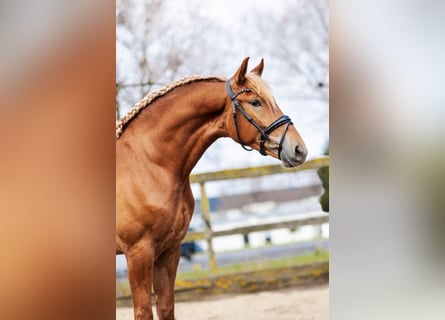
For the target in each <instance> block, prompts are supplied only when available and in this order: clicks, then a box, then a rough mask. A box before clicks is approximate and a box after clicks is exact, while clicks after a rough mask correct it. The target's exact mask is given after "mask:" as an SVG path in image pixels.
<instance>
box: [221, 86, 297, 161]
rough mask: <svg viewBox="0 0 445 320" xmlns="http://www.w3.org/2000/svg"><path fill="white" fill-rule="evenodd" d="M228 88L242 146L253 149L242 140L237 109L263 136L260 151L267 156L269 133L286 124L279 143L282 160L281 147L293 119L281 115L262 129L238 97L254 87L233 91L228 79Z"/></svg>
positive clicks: (245, 148)
mask: <svg viewBox="0 0 445 320" xmlns="http://www.w3.org/2000/svg"><path fill="white" fill-rule="evenodd" d="M226 90H227V94H228V95H229V97H230V99H232V114H233V120H234V122H235V128H236V134H237V135H238V142H239V144H240V145H241V147H243V149H244V150H247V151H252V150H253V149H252V148H247V147H246V146H245V145H244V143H243V142H242V140H241V136H240V133H239V129H238V119H237V113H236V111H237V110H238V111H239V112H240V113H241V114H242V115H243V117H244V118H246V120H247V121H248V122H249V123H250V124H252V125H253V126H254V127H255V128H256V129H257V130H258V132H259V133H260V135H261V137H260V153H261V154H262V155H263V156H265V155H266V151H265V149H264V143H265V142H266V141H268V140H270V138H269V134H270V133H272V132H273V131H274V130H275V129H277V128H279V127H281V126H282V125H286V126H285V127H284V130H283V133H282V134H281V138H280V143H279V145H278V159H280V160H281V156H280V153H281V148H282V147H283V142H284V137H285V136H286V132H287V129H288V128H289V125H291V124H292V120H291V119H290V118H289V117H288V116H286V115H282V116H281V117H279V118H278V119H277V120H275V121H274V122H272V123H271V124H270V125H269V126H268V127H267V128H266V129H264V130H263V129H262V128H261V127H260V126H259V125H258V124H257V123H256V122H255V120H253V119H252V117H250V116H249V115H248V114H247V112H246V111H245V110H244V109H243V107H242V106H241V104H240V103H239V101H238V100H237V99H236V98H237V97H238V96H239V95H240V94H241V93H244V92H252V89H248V88H245V89H241V90H240V91H238V92H237V93H233V91H232V88H231V87H230V79H229V80H227V82H226Z"/></svg>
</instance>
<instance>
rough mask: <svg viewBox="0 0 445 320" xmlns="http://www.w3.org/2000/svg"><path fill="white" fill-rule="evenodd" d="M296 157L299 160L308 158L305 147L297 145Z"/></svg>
mask: <svg viewBox="0 0 445 320" xmlns="http://www.w3.org/2000/svg"><path fill="white" fill-rule="evenodd" d="M295 158H296V159H297V160H298V161H304V159H305V158H306V151H305V150H304V148H301V147H300V146H296V147H295Z"/></svg>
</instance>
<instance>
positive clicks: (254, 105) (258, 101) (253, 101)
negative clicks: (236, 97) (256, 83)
mask: <svg viewBox="0 0 445 320" xmlns="http://www.w3.org/2000/svg"><path fill="white" fill-rule="evenodd" d="M249 104H250V105H251V106H252V107H260V106H261V101H260V100H257V99H255V100H252V101H250V102H249Z"/></svg>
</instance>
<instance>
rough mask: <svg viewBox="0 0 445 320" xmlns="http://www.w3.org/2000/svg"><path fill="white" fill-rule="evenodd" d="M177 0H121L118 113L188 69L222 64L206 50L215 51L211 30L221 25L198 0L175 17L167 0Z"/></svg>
mask: <svg viewBox="0 0 445 320" xmlns="http://www.w3.org/2000/svg"><path fill="white" fill-rule="evenodd" d="M179 3H180V2H178V1H176V2H175V1H171V0H167V1H166V0H163V1H161V0H145V1H137V0H121V1H119V2H118V4H117V10H116V21H117V34H116V38H117V39H116V40H117V44H116V46H117V67H116V91H117V93H116V109H117V111H116V117H117V118H119V117H120V113H121V112H122V111H125V110H128V109H129V108H131V106H132V105H133V104H134V103H135V102H137V101H138V100H139V99H141V98H142V97H143V96H144V95H146V94H147V93H148V92H149V91H151V90H153V89H155V88H157V87H159V86H162V85H165V84H167V83H169V82H171V81H173V80H176V79H178V78H179V77H183V76H186V75H190V74H196V73H202V74H207V73H213V71H214V70H215V69H218V68H219V63H220V62H219V60H218V59H217V57H216V56H214V55H209V54H203V52H211V51H212V49H213V39H211V38H209V35H210V34H215V33H218V32H215V31H217V30H216V29H217V26H216V25H215V24H214V23H213V22H212V21H211V20H209V19H206V17H205V15H203V14H202V13H201V11H200V8H199V3H198V2H192V3H189V2H187V5H186V6H185V7H184V10H181V16H180V17H172V16H171V12H172V10H169V5H170V6H171V5H174V6H176V5H178V4H179ZM170 8H171V7H170ZM175 12H176V13H177V12H178V10H175ZM169 14H170V15H169ZM197 22H198V23H197ZM203 31H204V32H203Z"/></svg>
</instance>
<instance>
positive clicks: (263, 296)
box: [116, 285, 329, 320]
mask: <svg viewBox="0 0 445 320" xmlns="http://www.w3.org/2000/svg"><path fill="white" fill-rule="evenodd" d="M175 310H176V311H175V313H176V320H227V319H243V320H271V319H274V320H328V317H329V290H328V286H327V285H324V286H319V287H312V288H305V289H286V290H279V291H270V292H260V293H254V294H242V295H234V296H225V297H220V298H215V299H211V300H205V301H193V302H179V303H176V306H175ZM155 318H156V319H157V317H155ZM132 319H133V310H132V309H131V308H117V309H116V320H132Z"/></svg>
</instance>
